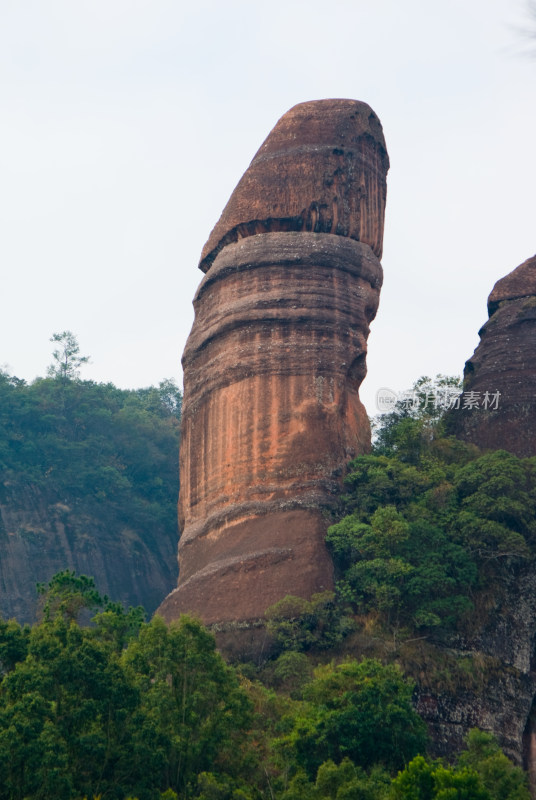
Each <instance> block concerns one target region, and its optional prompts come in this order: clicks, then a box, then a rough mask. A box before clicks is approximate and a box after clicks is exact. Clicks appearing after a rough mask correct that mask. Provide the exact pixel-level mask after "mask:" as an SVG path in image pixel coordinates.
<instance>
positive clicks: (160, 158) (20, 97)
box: [0, 0, 536, 413]
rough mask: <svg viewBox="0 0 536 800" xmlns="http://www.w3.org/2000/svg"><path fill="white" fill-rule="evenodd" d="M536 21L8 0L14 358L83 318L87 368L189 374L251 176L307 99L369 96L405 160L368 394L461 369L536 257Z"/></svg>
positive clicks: (5, 77) (1, 29)
mask: <svg viewBox="0 0 536 800" xmlns="http://www.w3.org/2000/svg"><path fill="white" fill-rule="evenodd" d="M531 26H532V27H533V28H535V29H536V21H534V20H532V22H531V20H530V16H529V14H528V10H527V2H526V0H443V2H438V0H405V2H403V3H402V2H400V0H331V2H330V3H329V4H328V3H325V2H318V1H317V0H308V1H307V2H298V0H272V2H255V0H249V2H243V0H235V1H234V2H233V0H225V2H223V0H212V1H210V0H206V1H205V2H204V1H203V0H196V1H195V2H189V3H186V2H180V0H173V1H172V0H0V109H1V111H0V215H1V216H0V219H1V227H0V263H1V276H2V283H1V289H2V291H1V313H0V326H1V331H0V337H1V338H0V343H1V349H0V365H2V364H3V365H4V367H5V368H8V369H9V370H10V371H11V372H12V373H13V374H15V375H17V376H19V377H21V378H26V379H28V380H31V379H33V378H34V377H36V376H37V375H44V374H45V371H46V367H47V365H48V364H49V363H50V361H51V352H52V349H53V345H52V344H51V343H50V342H49V339H50V337H51V335H52V334H53V333H54V332H57V331H58V332H59V331H62V330H65V329H70V330H72V331H73V332H74V333H75V334H76V335H77V337H78V339H79V342H80V346H81V353H82V354H83V355H85V354H88V355H90V356H91V360H92V364H91V365H89V366H88V367H86V368H84V371H83V376H84V377H86V378H91V379H93V380H97V381H113V382H114V383H115V384H116V385H118V386H121V387H131V388H137V387H141V386H147V385H149V384H151V383H158V382H159V381H160V380H162V379H163V378H169V377H174V378H175V379H176V380H177V381H178V382H179V383H181V382H182V374H181V371H180V355H181V353H182V350H183V347H184V344H185V341H186V338H187V336H188V332H189V330H190V327H191V324H192V320H193V311H192V305H191V301H192V298H193V295H194V292H195V289H196V287H197V285H198V283H199V281H200V280H201V277H202V273H201V272H199V270H198V269H197V262H198V259H199V254H200V251H201V248H202V246H203V244H204V242H205V240H206V239H207V238H208V235H209V233H210V231H211V229H212V227H213V226H214V224H215V223H216V221H217V219H218V217H219V215H220V213H221V211H222V209H223V207H224V205H225V204H226V202H227V200H228V198H229V195H230V194H231V192H232V190H233V188H234V186H235V185H236V183H237V182H238V180H239V178H240V177H241V175H242V173H243V172H244V170H245V169H246V168H247V166H248V164H249V162H250V160H251V158H252V157H253V155H254V153H255V152H256V150H257V149H258V147H259V146H260V144H261V143H262V141H263V140H264V138H265V137H266V135H267V134H268V132H269V131H270V129H271V128H272V127H273V125H274V124H275V123H276V121H277V120H278V118H279V117H280V116H281V115H282V114H283V113H284V112H285V111H287V110H288V109H289V108H290V107H291V106H293V105H294V104H295V103H298V102H302V101H305V100H314V99H319V98H324V97H350V98H355V99H358V100H364V101H365V102H367V103H369V105H371V106H372V107H373V108H374V110H375V111H376V113H377V114H378V116H379V117H380V119H381V121H382V124H383V128H384V132H385V138H386V141H387V147H388V150H389V155H390V159H391V170H390V173H389V175H388V202H387V216H386V233H385V242H384V255H383V267H384V273H385V281H384V288H383V291H382V296H381V302H380V309H379V312H378V316H377V318H376V320H375V322H374V323H373V326H372V332H371V335H370V338H369V356H368V367H369V374H368V377H367V379H366V382H365V383H364V384H363V390H362V397H363V399H364V401H365V403H366V405H367V408H368V410H369V413H374V412H375V409H374V396H375V392H376V390H377V389H379V388H380V387H390V388H392V389H394V390H401V389H405V388H407V387H409V386H410V385H411V384H412V383H413V381H414V380H415V379H416V378H418V377H419V376H420V375H422V374H429V375H435V374H436V373H447V374H460V373H461V371H462V369H463V365H464V362H465V360H466V359H467V358H469V356H470V355H471V354H472V352H473V350H474V348H475V346H476V344H477V342H478V335H477V334H478V329H479V328H480V326H481V325H482V324H483V322H484V321H485V320H486V318H487V313H486V298H487V295H488V294H489V292H490V291H491V289H492V287H493V284H494V283H495V281H496V280H497V279H498V278H500V277H502V276H503V275H505V274H506V273H508V272H510V271H511V270H512V269H513V268H514V267H516V266H517V265H518V264H520V263H521V262H522V261H524V260H525V259H526V258H528V257H529V256H532V255H533V254H534V253H535V252H536V224H535V223H536V214H535V188H534V187H535V184H536V147H535V141H536V91H535V90H536V58H532V59H531V58H530V57H527V55H526V51H527V49H528V48H529V47H530V42H528V40H527V38H526V36H527V31H528V30H529V29H530V27H531ZM534 47H535V49H536V40H535V41H534ZM490 389H493V387H490Z"/></svg>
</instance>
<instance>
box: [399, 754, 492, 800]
mask: <svg viewBox="0 0 536 800" xmlns="http://www.w3.org/2000/svg"><path fill="white" fill-rule="evenodd" d="M393 797H394V798H395V800H491V795H490V794H489V793H488V792H487V791H486V788H485V787H484V786H483V784H482V781H481V780H480V777H479V775H478V774H477V773H476V772H475V771H474V770H470V769H455V768H451V767H445V766H443V765H442V764H441V763H440V762H438V761H435V762H429V761H427V760H426V759H425V758H424V757H423V756H417V757H416V758H414V759H413V760H412V761H411V762H410V763H409V764H408V766H407V767H406V768H405V769H404V770H403V771H402V772H400V774H399V775H398V776H397V777H396V778H395V779H394V780H393Z"/></svg>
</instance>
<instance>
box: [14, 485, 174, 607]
mask: <svg viewBox="0 0 536 800" xmlns="http://www.w3.org/2000/svg"><path fill="white" fill-rule="evenodd" d="M0 549H1V553H2V557H1V559H0V615H1V616H2V617H4V619H9V618H11V617H16V618H17V620H18V621H19V622H34V621H35V618H36V611H37V594H36V589H35V586H36V583H42V582H48V581H49V580H50V578H51V577H52V576H53V575H54V574H55V573H56V572H59V571H60V570H64V569H72V570H75V571H76V572H77V573H78V574H84V575H90V576H92V577H94V578H95V582H96V584H97V587H98V589H99V591H100V592H101V593H102V594H107V595H108V596H109V597H110V598H111V599H112V600H114V601H119V602H122V603H124V604H125V606H129V605H132V606H137V605H143V606H144V607H145V609H146V610H147V611H148V612H149V613H152V612H153V611H154V609H155V608H156V606H157V605H158V602H159V601H160V599H161V598H162V595H163V594H165V593H166V592H167V591H169V589H170V587H171V586H173V584H174V583H175V581H176V579H177V569H176V566H175V564H176V561H175V557H174V550H175V531H174V530H173V529H171V530H169V528H168V527H167V526H160V525H158V524H156V525H155V526H154V530H148V529H147V528H145V527H138V528H136V526H132V521H131V523H130V525H129V524H128V523H126V522H125V521H123V522H121V521H120V520H118V519H114V518H113V516H112V518H110V517H109V516H108V515H107V513H106V504H103V506H102V508H101V509H100V513H99V510H98V509H96V510H95V512H94V513H92V514H91V513H88V511H87V509H85V510H81V509H80V508H79V506H78V504H77V503H76V501H74V502H72V499H71V498H65V497H63V498H62V499H61V500H60V499H59V498H58V497H57V496H51V495H50V493H49V492H43V491H42V490H41V489H39V488H37V487H34V486H31V485H27V486H24V487H20V486H10V485H9V484H7V485H5V486H4V487H0Z"/></svg>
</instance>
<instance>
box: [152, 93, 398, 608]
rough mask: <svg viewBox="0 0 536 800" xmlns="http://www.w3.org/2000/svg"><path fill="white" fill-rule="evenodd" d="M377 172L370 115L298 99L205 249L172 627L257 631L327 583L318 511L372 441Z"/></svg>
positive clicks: (184, 444)
mask: <svg viewBox="0 0 536 800" xmlns="http://www.w3.org/2000/svg"><path fill="white" fill-rule="evenodd" d="M387 166H388V161H387V154H386V151H385V144H384V142H383V136H382V134H381V126H380V123H379V121H378V120H377V118H376V116H375V115H374V113H373V112H372V110H371V109H370V108H369V107H368V106H366V105H365V104H363V103H358V102H357V101H351V100H326V101H319V102H316V103H304V104H301V105H300V106H296V107H295V108H294V109H291V111H289V112H288V114H286V115H285V116H284V117H283V118H282V120H280V121H279V123H278V124H277V125H276V127H275V128H274V130H273V131H272V133H271V134H270V135H269V137H268V139H267V140H266V142H265V143H264V144H263V146H262V147H261V149H260V150H259V152H258V154H257V155H256V156H255V158H254V159H253V162H252V164H251V166H250V168H249V169H248V171H247V172H246V174H245V175H244V177H243V178H242V180H241V181H240V183H239V184H238V186H237V188H236V190H235V192H234V193H233V195H232V197H231V199H230V201H229V204H228V206H227V207H226V209H225V210H224V212H223V214H222V217H221V219H220V221H219V222H218V224H217V225H216V227H215V228H214V230H213V232H212V234H211V236H210V238H209V240H208V242H207V245H206V246H205V248H204V250H203V254H202V258H201V263H200V267H201V269H202V270H203V271H205V272H206V275H205V277H204V279H203V281H202V283H201V285H200V286H199V289H198V291H197V293H196V296H195V299H194V308H195V321H194V325H193V328H192V332H191V334H190V337H189V339H188V342H187V345H186V349H185V351H184V355H183V368H184V404H183V417H182V420H183V421H182V437H181V494H180V501H179V524H180V528H181V530H182V535H181V540H180V543H179V564H180V575H179V584H178V587H177V589H176V590H175V591H174V592H172V593H171V594H170V595H168V597H167V598H166V600H165V601H164V603H163V604H162V606H161V607H160V609H159V613H161V614H162V615H163V616H164V618H165V619H167V620H171V619H174V618H176V617H177V616H179V614H180V613H182V612H185V611H188V612H193V613H196V614H198V615H200V616H201V617H202V619H203V620H204V621H205V622H207V623H214V622H225V621H244V620H254V619H258V618H261V617H262V616H263V614H264V611H265V610H266V608H267V607H268V606H269V605H271V604H272V603H274V602H275V601H277V600H278V599H280V598H281V597H283V596H285V595H286V594H295V595H299V596H302V597H307V598H309V597H310V596H311V595H312V594H313V593H315V592H319V591H322V590H324V589H329V588H331V587H332V585H333V577H332V565H331V561H330V558H329V556H328V553H327V551H326V549H325V545H324V535H325V531H326V526H327V522H326V519H325V516H324V511H323V509H325V507H326V506H329V505H330V504H331V503H333V500H334V497H335V496H336V495H337V493H338V492H339V491H340V482H341V478H342V474H343V470H344V467H345V465H346V463H347V462H348V460H349V459H350V458H352V457H353V456H355V455H357V454H359V453H362V452H365V451H366V450H367V449H368V448H369V447H370V428H369V423H368V419H367V416H366V413H365V410H364V408H363V406H362V404H361V402H360V400H359V394H358V391H359V386H360V383H361V381H362V380H363V377H364V375H365V371H366V366H365V355H366V347H367V337H368V333H369V324H370V322H371V320H372V319H373V318H374V316H375V313H376V310H377V307H378V300H379V292H380V287H381V283H382V269H381V265H380V262H379V260H378V257H377V255H376V254H375V252H374V250H375V251H376V252H381V234H382V228H383V210H384V205H385V175H386V171H387ZM315 209H316V210H315Z"/></svg>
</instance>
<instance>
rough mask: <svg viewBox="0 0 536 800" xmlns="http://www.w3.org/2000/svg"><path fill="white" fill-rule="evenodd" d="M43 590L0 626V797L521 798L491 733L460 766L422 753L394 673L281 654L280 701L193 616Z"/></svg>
mask: <svg viewBox="0 0 536 800" xmlns="http://www.w3.org/2000/svg"><path fill="white" fill-rule="evenodd" d="M41 591H42V594H43V599H44V604H43V608H44V618H43V621H42V622H40V623H39V624H36V625H34V626H33V627H31V628H30V627H29V626H25V627H21V626H20V625H18V624H17V623H16V622H14V621H11V622H1V623H0V670H1V675H2V680H1V683H0V800H23V799H24V798H26V800H38V799H41V798H46V800H49V798H54V800H75V799H77V798H80V799H81V798H84V797H87V798H93V797H95V798H97V797H98V798H101V799H102V800H124V798H128V797H136V798H138V799H139V800H173V798H175V799H176V798H181V800H187V799H189V798H198V799H199V800H262V799H263V798H266V800H268V798H270V800H276V799H277V800H297V798H300V799H302V798H303V800H308V798H309V799H310V800H322V799H323V798H332V799H333V800H350V799H351V798H361V797H364V798H366V800H383V799H384V798H385V800H387V798H393V800H395V799H396V798H406V797H407V798H414V797H415V798H418V800H421V798H422V800H428V798H430V800H432V798H443V797H446V796H447V795H448V797H449V798H450V797H452V798H458V797H459V798H465V797H467V798H468V800H528V792H527V789H526V781H525V776H524V775H523V773H522V771H521V770H520V769H519V768H516V767H514V766H513V765H512V764H511V762H510V761H508V759H507V758H506V757H505V756H504V755H503V754H502V753H501V752H500V750H499V748H498V747H497V745H496V743H495V742H494V740H493V739H492V738H491V737H490V736H489V735H487V734H483V733H480V732H478V731H475V732H473V733H472V734H471V737H470V739H469V749H468V750H467V751H466V752H465V753H463V754H462V755H461V756H460V757H459V760H458V763H457V764H455V765H454V766H446V765H445V764H442V763H440V762H431V761H429V760H427V759H426V757H425V750H426V744H427V737H426V732H425V727H424V724H423V722H422V721H421V720H420V718H419V717H418V715H417V714H416V712H415V711H414V709H413V707H412V702H411V698H412V690H413V686H412V684H411V682H409V681H407V680H406V679H405V678H404V676H403V675H402V673H401V671H400V669H399V668H397V667H395V666H389V665H388V666H383V665H382V664H381V663H380V662H378V661H376V660H371V659H365V660H362V661H361V662H358V661H357V660H356V659H354V658H346V659H344V660H343V661H341V662H340V663H338V664H337V663H335V662H331V663H327V664H323V665H319V666H317V667H316V669H312V668H308V669H307V668H305V667H307V666H309V667H310V664H309V663H307V664H304V663H303V662H304V660H305V661H306V662H307V657H306V656H305V655H304V654H303V653H296V652H294V653H285V654H283V656H281V657H280V658H279V659H278V661H279V662H280V663H279V666H280V667H281V668H282V674H283V677H284V675H286V677H287V678H288V676H289V674H291V673H292V672H293V670H294V672H295V671H296V668H297V670H298V672H299V673H300V674H301V683H300V686H299V690H298V691H297V692H293V693H291V694H292V696H291V695H289V694H288V693H287V692H286V691H285V690H284V689H281V690H280V692H279V693H277V694H276V693H275V692H274V690H273V689H270V688H267V687H266V686H264V685H263V684H262V683H261V682H259V681H258V680H254V681H252V680H249V679H247V678H245V676H244V675H243V674H242V673H241V671H240V670H237V669H235V668H233V667H231V666H229V665H227V664H225V662H224V661H223V659H222V658H221V656H220V655H219V654H218V652H217V651H216V648H215V642H214V638H213V636H212V634H211V633H209V632H208V631H207V630H206V629H205V628H203V626H202V625H201V624H200V623H199V622H197V621H196V620H193V619H191V618H189V617H186V616H183V617H181V619H180V620H179V621H178V622H177V623H175V624H173V625H171V626H170V627H167V626H166V625H165V624H164V623H163V622H162V620H160V619H159V618H155V619H154V620H153V621H152V622H150V623H145V622H143V617H144V614H143V610H142V609H129V610H128V611H124V610H123V609H122V608H121V607H120V606H118V604H116V603H113V602H110V601H108V600H107V599H106V598H102V597H100V595H99V593H98V591H97V589H96V587H95V584H94V582H93V580H92V579H91V578H86V577H84V576H76V575H75V574H74V573H72V572H64V573H60V574H59V575H57V576H55V577H54V578H53V579H52V580H51V581H50V583H49V584H48V585H47V586H46V587H42V588H41ZM88 609H93V610H95V609H97V613H96V614H95V616H94V618H93V623H92V625H91V626H82V625H80V623H79V622H78V621H77V619H78V618H79V617H80V615H81V614H83V613H84V611H87V610H88ZM292 662H294V664H293V663H292ZM276 672H277V670H276ZM295 687H296V684H295ZM399 770H401V772H399V773H398V776H397V771H399ZM445 789H448V790H449V791H448V792H447V794H445V793H444V791H445ZM452 789H456V791H455V792H452V791H451V790H452Z"/></svg>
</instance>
